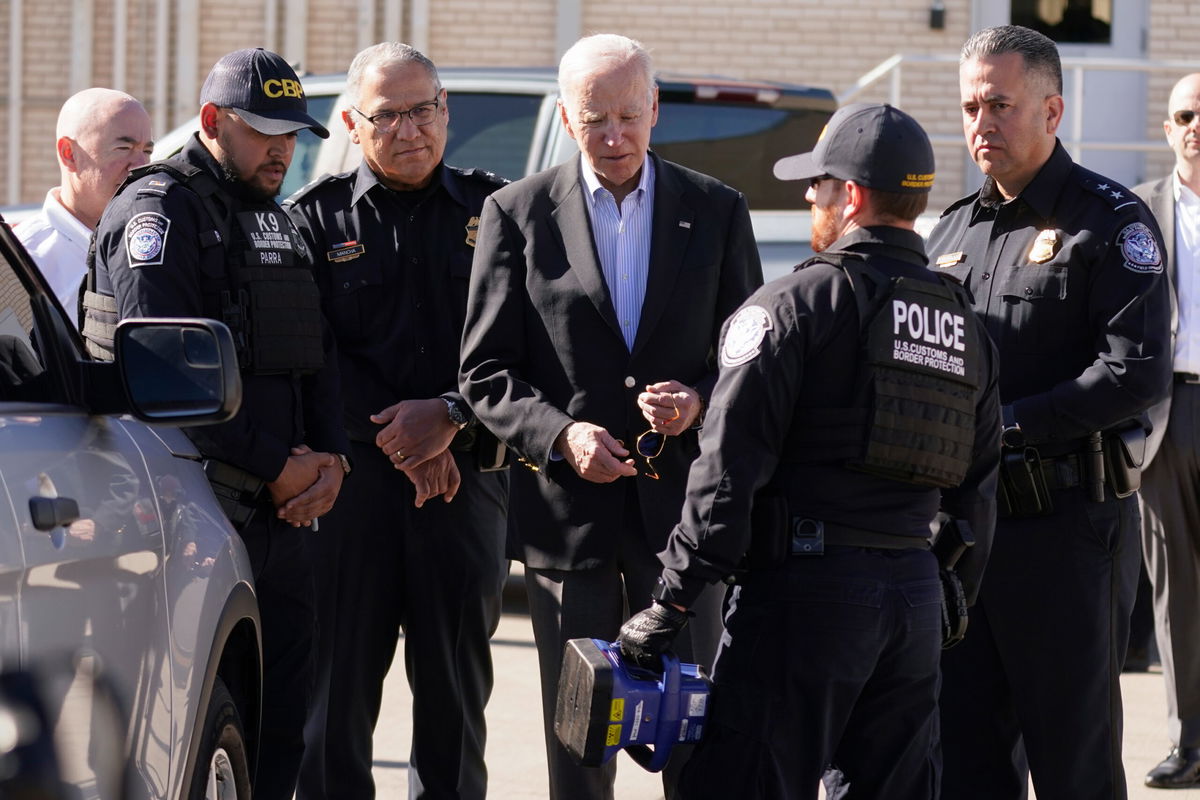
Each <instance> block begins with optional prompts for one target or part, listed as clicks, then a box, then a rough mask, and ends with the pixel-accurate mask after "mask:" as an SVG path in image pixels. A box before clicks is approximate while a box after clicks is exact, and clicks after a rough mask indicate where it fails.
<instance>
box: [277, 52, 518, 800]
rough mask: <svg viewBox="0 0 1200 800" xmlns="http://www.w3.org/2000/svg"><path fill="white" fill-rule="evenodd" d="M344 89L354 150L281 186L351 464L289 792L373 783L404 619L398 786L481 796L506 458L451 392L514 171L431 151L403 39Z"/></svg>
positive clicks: (362, 788) (434, 131)
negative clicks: (315, 296)
mask: <svg viewBox="0 0 1200 800" xmlns="http://www.w3.org/2000/svg"><path fill="white" fill-rule="evenodd" d="M347 90H348V93H349V104H348V106H347V107H346V108H343V109H342V123H343V124H344V125H345V126H346V130H347V132H348V133H349V135H350V138H351V139H352V140H353V141H354V142H355V143H356V144H358V145H359V147H360V148H361V149H362V155H363V159H362V163H361V164H359V166H358V168H357V169H355V170H353V171H350V172H344V173H341V174H339V175H326V176H324V177H323V178H321V179H320V180H317V181H315V182H313V183H312V184H310V185H309V186H306V187H305V188H304V189H302V190H300V191H299V192H297V193H296V194H295V195H293V196H292V197H290V198H289V199H288V200H287V202H286V203H285V207H286V208H287V209H288V212H289V213H290V214H291V216H292V219H293V221H295V223H296V226H297V227H298V228H299V230H300V232H301V235H302V236H303V238H304V240H305V242H307V244H308V247H309V249H311V250H312V251H313V253H314V254H315V259H314V261H315V273H316V279H317V285H318V286H319V287H320V289H321V305H322V308H323V309H324V311H325V315H326V317H327V318H328V320H329V323H330V326H331V327H332V329H333V334H334V337H335V339H336V341H337V350H338V361H339V365H340V372H341V378H342V386H343V389H344V392H343V403H342V406H341V408H340V409H338V410H337V411H336V412H335V413H334V416H335V417H338V418H339V419H340V422H341V424H342V425H343V426H344V427H345V429H346V433H347V436H349V438H350V446H351V448H352V450H353V452H352V455H353V456H354V464H355V470H354V474H353V475H351V476H350V477H349V478H347V480H346V485H345V487H344V488H343V490H342V498H341V500H340V501H339V502H338V505H337V507H336V508H334V510H333V511H332V512H331V513H330V514H329V515H328V517H327V519H325V520H323V522H322V533H323V534H324V535H323V536H322V537H321V538H320V540H319V541H318V542H317V543H316V546H317V552H318V554H319V556H318V559H317V564H318V566H317V585H318V597H317V606H318V612H319V614H320V622H321V624H320V628H321V636H320V641H319V651H318V669H317V693H316V702H314V704H313V708H312V711H311V713H310V714H309V719H308V725H307V727H306V729H305V743H306V748H305V753H304V764H303V767H302V769H301V773H300V787H299V791H298V793H297V794H298V797H299V798H300V800H322V799H323V798H341V797H354V798H369V797H372V796H374V792H375V786H374V782H373V780H372V777H371V766H372V757H371V752H372V735H373V733H374V729H375V723H376V720H377V719H378V718H379V708H380V703H381V701H382V695H383V681H384V678H385V677H386V676H387V673H388V668H389V667H390V666H391V664H392V657H393V656H394V655H395V652H396V642H397V638H398V635H399V633H400V631H401V630H403V631H404V636H405V647H404V660H405V668H406V669H405V671H406V673H407V675H408V680H409V684H410V686H411V688H412V691H413V715H412V716H413V718H412V750H411V753H410V756H409V768H408V775H409V787H410V790H411V791H410V796H412V797H455V798H463V799H464V800H470V799H471V798H478V800H482V798H483V797H484V796H485V795H486V794H487V766H486V764H485V763H484V743H485V741H486V738H487V724H486V720H485V719H484V706H486V704H487V701H488V698H489V697H490V696H491V692H492V659H491V650H490V642H489V639H490V637H491V635H492V633H493V632H494V631H495V630H496V625H497V624H499V621H500V600H501V598H500V593H501V590H502V588H503V585H504V578H505V575H506V574H507V572H508V562H507V561H506V560H505V558H504V535H505V526H506V520H507V512H508V473H507V471H505V470H504V469H503V465H504V459H503V456H502V455H500V451H499V448H498V447H497V443H496V439H495V437H494V436H492V435H491V434H490V433H488V431H487V430H486V429H485V428H484V427H483V426H482V425H480V424H479V423H478V422H477V421H476V419H475V417H474V415H473V414H472V413H471V409H470V407H469V406H468V405H467V404H466V403H465V402H464V401H463V398H462V395H461V394H459V392H458V344H459V342H460V341H461V339H462V334H463V315H464V313H465V312H464V307H465V305H466V301H467V278H468V276H469V275H470V272H471V259H472V256H473V254H474V252H475V237H476V228H477V227H478V224H479V215H480V213H481V212H482V209H483V203H484V200H485V199H486V198H487V197H488V195H490V194H491V193H492V192H494V191H496V190H497V189H499V188H500V187H501V186H503V185H504V184H505V183H507V181H506V180H504V179H503V178H499V177H497V176H496V175H493V174H492V173H490V172H486V171H484V170H478V169H463V168H460V167H455V166H450V165H448V164H446V163H445V162H444V161H443V156H444V154H445V151H446V142H447V139H448V124H449V120H450V106H451V104H452V102H453V98H450V97H447V95H446V90H445V89H443V88H442V84H441V81H440V79H439V78H438V73H437V68H436V67H435V66H434V64H433V62H432V61H430V60H429V59H428V58H426V57H425V56H424V55H423V54H422V53H420V52H419V51H417V50H416V49H414V48H412V47H410V46H408V45H406V44H402V43H400V42H383V43H381V44H376V45H373V46H371V47H368V48H366V49H365V50H363V51H362V52H360V53H359V54H358V55H357V56H355V57H354V60H353V61H352V62H351V64H350V70H349V76H348V78H347Z"/></svg>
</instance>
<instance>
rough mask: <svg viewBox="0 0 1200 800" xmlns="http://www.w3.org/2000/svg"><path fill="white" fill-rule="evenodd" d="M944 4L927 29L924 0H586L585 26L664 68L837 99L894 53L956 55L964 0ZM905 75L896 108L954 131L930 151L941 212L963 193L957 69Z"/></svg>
mask: <svg viewBox="0 0 1200 800" xmlns="http://www.w3.org/2000/svg"><path fill="white" fill-rule="evenodd" d="M945 5H946V27H945V29H944V30H931V29H930V27H929V3H928V2H927V0H844V2H841V3H828V2H826V1H825V0H740V2H738V3H730V2H728V0H690V2H689V3H688V4H687V5H686V6H680V5H678V4H675V3H671V2H665V0H649V1H648V2H641V1H640V0H588V1H587V2H586V3H585V5H584V14H583V28H584V32H585V33H599V32H612V33H620V34H624V35H626V36H632V37H634V38H636V39H638V40H640V41H641V42H642V43H643V44H645V45H646V46H648V47H649V48H650V49H651V51H652V52H653V55H654V59H655V63H656V65H657V67H658V68H659V69H660V70H662V71H668V72H688V73H699V74H719V75H728V76H731V77H737V78H751V79H763V80H779V81H786V82H791V83H802V84H808V85H812V86H821V87H825V88H829V89H832V90H833V92H834V93H835V94H839V95H840V94H842V93H843V92H846V91H848V90H849V89H850V88H851V87H852V86H853V85H854V83H855V81H857V80H858V79H859V78H860V77H862V76H863V75H864V74H866V73H867V72H869V71H870V70H871V69H873V68H874V67H875V66H876V65H878V64H879V63H880V62H881V61H883V60H885V59H886V58H889V57H890V56H891V55H893V54H894V53H896V52H898V51H903V52H904V53H907V54H924V55H934V54H944V55H954V54H957V52H958V48H959V47H960V46H961V44H962V42H963V40H965V39H966V37H967V35H968V34H969V27H970V26H969V23H970V19H969V17H970V10H969V9H970V2H969V0H949V2H946V4H945ZM684 8H686V11H684V10H682V9H684ZM902 74H903V91H902V95H901V99H900V105H901V107H902V108H904V110H906V111H908V112H909V113H910V114H912V115H913V116H914V117H916V118H917V119H918V120H919V121H920V122H921V123H922V125H923V126H925V128H926V129H927V130H928V131H929V132H930V134H933V135H936V134H941V135H945V136H953V137H957V138H956V141H955V142H954V143H952V144H948V145H938V146H937V147H936V148H935V155H936V156H937V178H936V180H935V183H934V193H933V196H932V197H931V199H930V207H931V208H934V207H937V208H940V207H942V206H945V205H947V204H948V203H949V202H950V201H951V200H953V199H956V198H958V197H959V196H961V194H962V193H963V192H962V185H963V178H962V176H963V165H964V157H963V151H964V148H963V146H962V144H961V128H960V124H959V112H958V75H957V67H956V66H955V65H954V64H953V63H947V64H913V65H909V66H906V67H904V68H903V73H902ZM888 88H889V83H888V81H887V79H885V80H884V81H882V82H880V83H878V84H876V85H875V86H873V87H871V88H870V89H869V90H867V91H865V92H863V93H862V94H860V95H858V96H856V97H855V98H854V99H855V100H860V101H864V102H884V101H886V100H887V99H888ZM972 168H973V167H972Z"/></svg>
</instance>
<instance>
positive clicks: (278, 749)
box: [84, 48, 350, 800]
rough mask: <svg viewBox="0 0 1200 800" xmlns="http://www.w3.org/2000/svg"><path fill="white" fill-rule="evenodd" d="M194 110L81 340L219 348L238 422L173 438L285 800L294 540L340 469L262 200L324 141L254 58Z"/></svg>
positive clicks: (295, 594) (302, 320)
mask: <svg viewBox="0 0 1200 800" xmlns="http://www.w3.org/2000/svg"><path fill="white" fill-rule="evenodd" d="M200 102H201V108H200V130H199V132H198V133H197V134H196V135H194V136H193V137H192V139H191V140H189V141H188V143H187V145H185V146H184V148H183V151H182V152H181V153H179V154H178V155H177V156H174V157H172V158H170V159H168V160H166V161H163V162H158V163H155V164H150V165H149V166H146V167H143V168H141V169H139V170H135V171H134V173H133V174H132V175H131V176H130V179H129V180H128V181H126V183H125V184H124V186H123V188H121V189H120V190H119V191H118V193H117V195H116V197H114V198H113V200H112V202H111V203H109V205H108V208H107V209H106V210H105V212H104V215H103V217H102V218H101V220H100V225H99V227H98V229H97V231H96V240H95V257H94V260H93V264H92V269H91V270H90V272H89V287H88V291H87V292H86V293H85V298H84V312H85V320H84V333H85V336H86V337H87V339H88V348H89V350H90V351H91V352H92V353H93V354H94V355H97V356H98V357H101V358H105V357H111V349H110V348H111V346H112V329H113V327H114V325H115V323H116V321H117V319H118V318H124V317H210V318H213V319H217V320H222V321H224V322H225V323H226V324H227V325H229V327H230V329H231V330H232V331H233V333H234V336H235V340H236V341H237V343H238V361H239V364H240V366H241V374H242V391H243V399H242V407H241V410H240V411H239V412H238V413H237V415H236V416H235V417H234V418H233V419H232V420H230V421H229V422H225V423H222V424H220V425H214V426H207V427H199V428H188V429H186V431H187V433H188V435H189V436H190V437H191V438H192V440H193V441H194V442H195V444H196V447H197V448H198V449H199V450H200V453H201V454H202V455H203V457H204V458H205V471H206V472H207V473H208V475H209V480H210V481H211V482H212V483H213V485H214V488H215V490H216V493H217V496H218V498H219V499H221V500H222V504H223V507H224V510H225V512H226V514H228V515H229V517H230V520H231V521H232V522H233V524H234V526H235V527H236V528H237V529H238V531H239V533H240V534H241V537H242V540H243V541H244V542H245V544H246V549H247V551H248V552H249V554H250V560H251V564H252V567H253V570H254V581H255V588H256V591H257V595H258V605H259V611H260V614H261V617H262V648H263V661H264V663H263V684H262V714H263V717H262V726H261V732H260V736H259V738H258V741H259V754H258V769H257V775H256V778H255V786H254V796H255V797H256V798H281V800H285V799H286V800H290V798H291V797H292V794H293V792H294V790H295V786H296V774H297V771H298V769H299V764H300V756H301V753H302V751H303V748H304V739H303V728H304V718H305V712H306V709H307V704H308V699H309V693H310V691H311V686H312V679H313V656H312V654H313V652H314V649H315V647H314V632H315V609H314V602H313V595H314V594H315V588H314V584H313V572H312V564H311V560H310V554H309V551H308V546H309V542H308V538H309V536H310V531H309V528H308V527H303V526H307V525H309V524H312V527H313V529H315V528H316V525H315V523H313V522H312V521H313V520H315V519H316V518H317V517H319V516H321V515H322V514H324V513H325V512H326V511H328V510H329V509H330V507H332V505H333V502H334V499H335V498H336V497H337V494H338V491H339V490H340V488H341V485H342V478H343V475H344V474H345V473H346V472H348V471H349V469H350V466H349V462H348V460H347V459H346V456H345V454H346V453H347V452H348V451H349V445H348V443H347V441H346V436H345V433H344V432H343V431H342V428H341V426H340V424H339V420H338V415H337V414H336V413H335V412H334V409H337V408H339V407H340V405H341V398H340V392H339V390H338V381H337V373H336V366H335V365H334V364H333V363H332V355H331V353H332V351H331V347H332V338H331V337H329V336H328V335H327V332H326V331H325V329H324V326H323V321H322V317H321V312H320V304H319V296H318V292H317V286H316V284H315V283H314V281H313V279H312V272H311V261H310V258H309V254H308V251H307V250H306V249H305V247H304V244H303V242H302V241H301V239H300V237H299V235H298V233H297V232H296V230H295V228H294V227H293V225H292V224H291V222H290V220H289V219H288V217H287V215H286V214H285V213H283V211H282V209H280V208H279V206H278V205H277V204H276V202H275V200H274V198H275V196H276V195H277V194H278V193H279V188H280V186H281V185H282V183H283V178H284V175H285V174H286V173H287V168H288V165H289V164H290V163H291V160H292V155H293V153H294V150H295V146H296V133H297V131H299V130H301V129H302V128H309V129H311V130H312V131H313V132H314V133H316V134H317V135H318V136H321V137H327V136H328V135H329V132H328V131H326V130H325V128H324V127H322V126H321V125H320V123H318V122H317V121H316V120H314V119H313V118H312V117H310V116H309V115H308V110H307V102H306V101H305V98H304V90H303V88H302V87H301V85H300V81H299V79H298V78H297V77H296V73H295V72H294V71H293V70H292V68H291V67H289V66H288V64H287V62H286V61H284V60H283V59H282V58H281V57H280V56H278V55H276V54H275V53H271V52H268V51H266V50H263V49H261V48H259V49H255V50H238V51H236V52H233V53H230V54H229V55H226V56H225V57H223V58H222V59H221V60H220V61H218V62H217V64H216V66H214V67H213V69H212V72H211V73H209V75H208V78H207V79H206V80H205V82H204V86H203V88H202V89H201V92H200ZM250 701H252V698H247V702H250Z"/></svg>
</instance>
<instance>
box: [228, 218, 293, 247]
mask: <svg viewBox="0 0 1200 800" xmlns="http://www.w3.org/2000/svg"><path fill="white" fill-rule="evenodd" d="M237 219H238V224H239V225H241V227H242V232H243V233H245V234H246V241H248V242H249V243H250V246H251V247H252V248H254V249H255V250H287V251H293V250H295V247H294V246H293V245H292V236H291V233H292V228H291V224H290V222H289V221H288V218H287V217H286V216H285V215H284V213H283V212H282V211H239V212H238V215H237Z"/></svg>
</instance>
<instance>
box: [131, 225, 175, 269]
mask: <svg viewBox="0 0 1200 800" xmlns="http://www.w3.org/2000/svg"><path fill="white" fill-rule="evenodd" d="M170 230H171V220H169V219H167V218H166V217H165V216H163V215H162V214H159V213H158V212H157V211H143V212H142V213H140V214H134V215H133V217H132V218H131V219H130V220H129V222H127V223H125V251H126V252H127V253H129V266H130V267H131V268H134V269H136V268H137V267H153V266H158V265H161V264H162V263H163V251H165V250H166V249H167V233H168V232H169V231H170Z"/></svg>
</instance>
